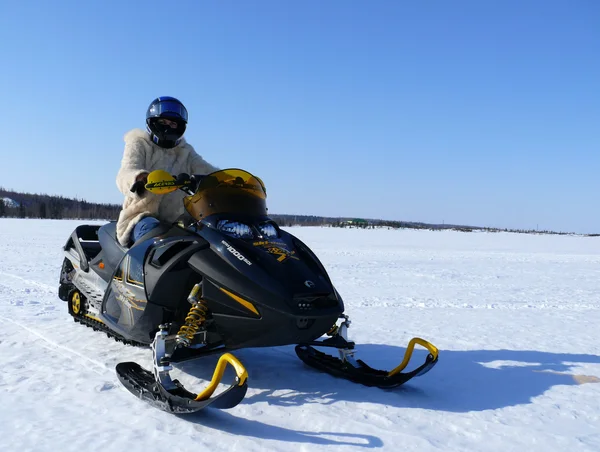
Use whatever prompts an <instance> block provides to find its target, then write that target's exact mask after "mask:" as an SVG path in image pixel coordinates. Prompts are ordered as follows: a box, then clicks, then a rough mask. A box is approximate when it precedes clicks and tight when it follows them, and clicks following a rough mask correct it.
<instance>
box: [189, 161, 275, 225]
mask: <svg viewBox="0 0 600 452" xmlns="http://www.w3.org/2000/svg"><path fill="white" fill-rule="evenodd" d="M266 199H267V191H266V190H265V186H264V184H263V182H262V181H261V180H260V179H259V178H258V177H256V176H253V175H252V174H250V173H249V172H247V171H244V170H240V169H225V170H221V171H216V172H214V173H212V174H209V175H208V176H205V177H204V178H203V179H202V181H201V182H200V184H199V185H198V188H197V190H196V193H195V194H194V195H191V196H186V197H185V198H184V200H183V204H184V206H185V209H186V210H187V212H188V213H189V214H190V215H191V216H192V217H193V218H194V219H196V220H198V221H200V220H202V219H204V218H206V217H208V216H210V215H213V214H216V213H221V214H222V213H233V214H245V215H253V216H264V215H267V203H266Z"/></svg>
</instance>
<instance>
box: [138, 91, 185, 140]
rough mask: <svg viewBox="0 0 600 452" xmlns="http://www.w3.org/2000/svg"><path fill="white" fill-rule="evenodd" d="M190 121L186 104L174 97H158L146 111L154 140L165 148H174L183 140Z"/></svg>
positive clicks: (147, 122)
mask: <svg viewBox="0 0 600 452" xmlns="http://www.w3.org/2000/svg"><path fill="white" fill-rule="evenodd" d="M187 122H188V112H187V110H186V108H185V106H184V105H183V104H182V103H181V101H179V100H178V99H175V98H174V97H168V96H163V97H157V98H156V99H154V100H153V101H152V103H151V104H150V106H149V107H148V111H146V127H147V128H148V133H149V134H150V137H151V138H152V141H153V142H154V143H156V144H157V145H159V146H160V147H163V148H167V149H170V148H174V147H175V146H177V145H178V144H179V143H180V142H181V137H182V136H183V134H184V133H185V129H186V127H187Z"/></svg>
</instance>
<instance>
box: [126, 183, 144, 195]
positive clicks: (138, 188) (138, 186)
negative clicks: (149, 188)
mask: <svg viewBox="0 0 600 452" xmlns="http://www.w3.org/2000/svg"><path fill="white" fill-rule="evenodd" d="M129 190H130V191H131V192H132V193H137V195H138V196H142V195H143V194H144V192H145V191H146V181H144V180H138V181H136V182H135V183H134V184H133V185H132V186H131V188H130V189H129Z"/></svg>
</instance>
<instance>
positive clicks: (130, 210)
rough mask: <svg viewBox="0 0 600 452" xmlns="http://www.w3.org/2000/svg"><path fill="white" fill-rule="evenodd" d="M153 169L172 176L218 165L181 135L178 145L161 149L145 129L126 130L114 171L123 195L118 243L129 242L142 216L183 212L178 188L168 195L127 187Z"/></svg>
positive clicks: (169, 216) (169, 218) (164, 217)
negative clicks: (202, 154)
mask: <svg viewBox="0 0 600 452" xmlns="http://www.w3.org/2000/svg"><path fill="white" fill-rule="evenodd" d="M157 169H162V170H165V171H167V172H168V173H170V174H173V175H175V176H176V175H177V174H179V173H188V174H209V173H211V172H213V171H216V170H217V169H218V168H216V167H214V166H212V165H211V164H210V163H208V162H206V161H205V160H204V159H203V158H202V157H200V156H199V155H198V154H197V153H196V151H194V148H193V147H192V146H191V145H190V144H188V143H187V142H186V141H185V140H184V139H182V140H181V143H180V144H179V145H178V146H176V147H174V148H172V149H165V148H161V147H159V146H157V145H156V144H154V143H153V142H152V141H151V140H150V137H149V135H148V133H147V132H146V131H144V130H142V129H133V130H131V131H129V132H128V133H127V134H126V135H125V151H124V152H123V160H122V161H121V168H120V170H119V173H118V174H117V187H119V190H121V193H123V194H124V195H125V200H124V201H123V209H122V210H121V213H120V214H119V220H118V221H117V238H118V239H119V243H121V245H124V246H126V245H127V244H128V243H129V241H130V239H131V231H133V228H134V226H135V225H136V224H137V223H138V222H139V221H140V220H141V219H142V218H144V217H147V216H152V217H155V218H158V219H159V220H161V221H172V222H174V221H176V220H177V218H179V216H180V215H181V214H182V213H183V212H184V207H183V197H184V196H185V193H183V192H182V191H181V190H177V191H175V192H173V193H169V194H168V195H155V194H153V193H150V192H147V191H146V192H144V194H143V195H142V196H138V195H137V194H136V193H132V192H131V191H130V189H131V186H132V185H133V184H134V182H135V179H136V177H137V176H139V175H140V174H142V173H144V172H151V171H153V170H157Z"/></svg>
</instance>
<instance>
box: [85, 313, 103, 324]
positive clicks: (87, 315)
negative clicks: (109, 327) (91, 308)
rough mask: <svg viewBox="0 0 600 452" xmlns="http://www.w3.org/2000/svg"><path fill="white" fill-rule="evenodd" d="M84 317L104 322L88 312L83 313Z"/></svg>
mask: <svg viewBox="0 0 600 452" xmlns="http://www.w3.org/2000/svg"><path fill="white" fill-rule="evenodd" d="M83 316H84V317H87V318H89V319H92V320H95V321H96V322H100V323H102V324H104V322H103V321H102V320H100V319H99V318H98V317H94V316H93V315H90V314H83Z"/></svg>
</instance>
